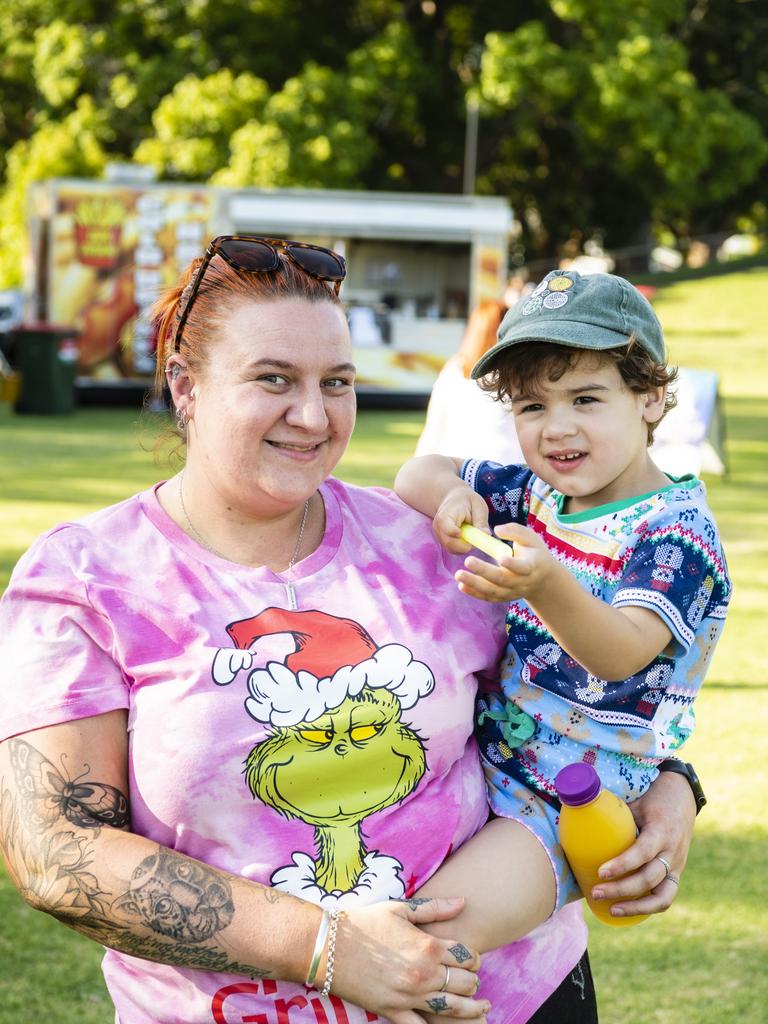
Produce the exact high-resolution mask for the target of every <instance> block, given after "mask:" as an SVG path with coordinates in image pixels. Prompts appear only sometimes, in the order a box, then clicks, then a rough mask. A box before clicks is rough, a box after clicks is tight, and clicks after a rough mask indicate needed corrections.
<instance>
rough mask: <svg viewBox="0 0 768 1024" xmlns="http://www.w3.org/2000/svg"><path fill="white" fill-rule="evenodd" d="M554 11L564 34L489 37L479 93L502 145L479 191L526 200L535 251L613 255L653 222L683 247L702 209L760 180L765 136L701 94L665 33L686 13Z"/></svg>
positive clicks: (641, 7) (562, 4) (528, 29)
mask: <svg viewBox="0 0 768 1024" xmlns="http://www.w3.org/2000/svg"><path fill="white" fill-rule="evenodd" d="M552 7H553V10H554V11H555V12H556V13H557V14H558V15H559V16H560V18H562V19H563V20H562V21H561V22H558V23H554V24H547V23H545V22H544V21H543V20H538V21H531V22H527V23H525V24H523V25H521V26H520V27H519V28H517V29H516V30H515V31H513V32H508V33H492V34H489V35H488V36H487V37H486V50H485V53H484V56H483V62H482V70H481V75H480V80H479V83H478V95H479V97H480V99H481V100H482V101H483V103H484V108H483V109H484V110H485V111H486V113H487V114H488V115H490V116H491V117H492V118H494V119H495V120H496V121H497V127H496V131H497V132H499V133H503V134H502V135H501V137H500V139H499V143H498V159H497V160H496V161H495V162H493V163H491V164H490V165H489V166H487V167H486V170H485V173H484V174H483V178H482V181H483V185H484V188H485V189H486V190H488V191H499V190H501V191H509V192H512V191H517V192H518V195H519V196H520V199H521V200H522V204H521V205H522V209H521V210H520V212H521V213H523V214H525V213H526V212H532V213H534V214H535V216H533V217H529V218H528V221H527V225H528V228H529V231H530V234H531V236H532V239H531V240H532V242H533V243H534V244H535V243H536V235H537V234H538V245H539V247H540V248H542V249H546V248H547V247H548V246H551V242H552V240H553V235H554V236H555V238H556V237H557V235H556V233H559V234H561V237H562V232H563V227H560V226H561V225H563V226H565V225H567V230H568V231H571V232H573V231H576V232H578V233H579V234H580V236H581V237H590V236H591V235H593V234H599V235H602V236H603V237H604V238H605V240H606V241H607V243H608V244H609V245H611V244H612V245H617V244H622V243H626V242H629V241H632V240H633V236H635V235H636V234H637V232H638V230H639V229H641V230H642V229H645V230H647V229H648V228H649V227H650V226H651V224H652V223H655V224H657V225H665V226H667V227H670V228H671V229H672V230H673V231H674V232H676V233H683V234H684V233H686V232H687V231H688V230H689V229H690V226H691V223H692V222H693V221H695V218H696V213H697V211H698V210H699V209H705V208H706V207H707V206H708V205H709V204H710V203H712V202H715V201H721V200H723V199H725V198H728V197H730V196H732V195H734V194H735V193H737V192H738V191H739V189H740V188H742V187H743V186H745V185H747V184H749V183H751V182H752V181H753V180H754V179H755V177H756V176H757V175H758V172H759V171H760V169H761V167H763V165H765V164H766V161H768V142H767V141H766V138H765V129H764V127H763V126H761V125H760V123H759V122H758V121H757V119H756V118H755V117H753V116H752V115H751V114H750V113H747V112H744V111H740V110H739V109H738V108H737V107H736V106H735V105H734V103H733V101H732V100H731V98H730V97H729V95H728V94H727V93H726V91H725V90H722V89H717V88H707V89H702V88H701V87H700V85H699V83H698V82H697V80H696V77H695V75H694V74H693V73H692V71H691V70H690V68H689V53H688V50H687V48H686V47H685V46H684V45H683V44H682V43H681V42H679V41H678V40H676V39H675V38H673V37H672V35H671V34H670V33H671V32H672V30H673V29H674V28H675V23H676V21H678V20H679V19H680V17H681V12H682V8H683V7H684V5H683V4H682V3H681V2H680V0H649V2H646V3H640V4H634V5H633V6H632V9H631V11H630V12H629V13H628V14H627V16H625V14H624V12H623V11H622V13H621V16H618V17H617V14H616V8H615V5H613V4H595V3H589V4H587V3H583V2H578V0H557V2H556V3H553V4H552ZM566 23H567V24H566ZM619 197H621V198H622V199H623V200H624V202H625V204H626V205H625V210H624V216H622V215H621V213H619V212H618V211H616V210H615V204H616V201H617V198H619ZM628 213H629V216H627V214H628ZM566 218H567V219H566ZM558 228H559V229H560V230H559V231H558Z"/></svg>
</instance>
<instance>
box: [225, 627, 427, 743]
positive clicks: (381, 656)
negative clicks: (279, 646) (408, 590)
mask: <svg viewBox="0 0 768 1024" xmlns="http://www.w3.org/2000/svg"><path fill="white" fill-rule="evenodd" d="M214 678H215V677H214ZM366 686H368V687H371V688H372V689H381V688H384V689H387V690H390V691H391V692H392V693H393V694H394V695H395V696H396V697H397V699H398V700H399V701H400V705H401V707H403V708H404V709H406V708H412V707H413V706H414V704H416V702H417V701H419V700H421V698H422V697H426V696H427V694H429V693H431V692H432V690H433V689H434V686H435V677H434V676H433V675H432V672H431V671H430V669H429V668H428V667H427V666H426V665H425V664H424V663H423V662H421V661H414V660H413V657H412V655H411V652H410V651H409V650H408V648H407V647H403V646H402V645H401V644H385V646H384V647H380V648H379V649H378V650H377V651H376V652H375V653H374V654H373V655H372V656H371V657H370V658H366V660H365V661H362V662H360V664H359V665H344V666H343V667H342V668H340V669H338V670H337V671H336V672H335V673H334V674H333V676H326V677H325V678H323V679H318V678H317V676H315V675H313V674H312V673H311V672H306V671H303V670H302V671H300V672H298V673H294V672H292V671H291V669H289V668H288V666H287V665H285V664H284V663H282V662H277V661H273V662H270V664H269V665H267V667H266V668H262V669H256V671H254V672H251V674H250V675H249V676H248V693H249V696H248V697H247V698H246V701H245V708H246V711H247V712H248V714H249V715H250V716H251V717H252V718H255V719H256V721H257V722H269V723H270V724H271V725H274V726H278V727H280V726H282V727H283V728H285V727H288V726H292V725H298V724H299V722H314V721H316V720H317V719H318V718H319V717H320V716H321V715H323V714H325V712H326V711H331V710H333V709H334V708H337V707H338V706H339V705H340V704H341V703H342V702H343V701H344V700H345V699H346V698H347V697H356V696H357V695H358V694H359V693H360V691H361V690H362V689H363V688H364V687H366Z"/></svg>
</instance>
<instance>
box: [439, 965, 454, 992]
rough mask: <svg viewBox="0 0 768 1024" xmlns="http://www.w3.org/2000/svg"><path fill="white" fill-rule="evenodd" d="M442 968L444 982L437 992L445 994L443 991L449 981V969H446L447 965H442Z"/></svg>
mask: <svg viewBox="0 0 768 1024" xmlns="http://www.w3.org/2000/svg"><path fill="white" fill-rule="evenodd" d="M443 966H444V967H445V981H443V984H442V985H441V986H440V988H439V989H438V992H445V990H446V989H447V988H448V982H449V981H450V980H451V968H450V967H448V965H447V964H443Z"/></svg>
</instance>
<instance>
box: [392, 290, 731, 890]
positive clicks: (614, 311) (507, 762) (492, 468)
mask: <svg viewBox="0 0 768 1024" xmlns="http://www.w3.org/2000/svg"><path fill="white" fill-rule="evenodd" d="M472 376H473V377H474V378H483V381H482V385H481V386H483V387H485V388H486V389H487V390H490V391H493V392H494V393H495V394H496V395H497V396H498V397H507V398H508V399H509V400H510V402H511V407H512V414H513V417H514V425H515V428H516V429H517V435H518V438H519V441H520V445H521V447H522V451H523V454H524V456H525V459H526V462H527V465H520V466H501V465H497V464H495V463H490V462H484V461H482V460H476V459H473V460H469V461H465V462H461V461H460V460H454V459H448V458H445V457H443V456H434V455H433V456H426V457H424V458H420V459H412V460H411V461H410V462H409V463H407V464H406V465H405V466H404V467H403V469H402V470H401V471H400V473H399V475H398V477H397V481H396V484H395V488H396V490H397V492H398V493H399V494H400V496H401V497H402V498H403V499H404V500H405V501H407V502H408V503H409V504H411V505H412V506H413V507H414V508H417V509H419V510H420V511H421V512H424V513H426V514H427V515H431V516H434V525H435V530H436V532H437V535H438V537H439V538H440V540H441V541H442V542H443V544H444V545H445V546H446V547H447V548H448V549H449V550H451V551H454V552H465V551H467V550H468V547H469V545H467V544H466V542H464V541H463V540H462V539H461V537H460V534H459V527H460V525H461V524H462V523H463V522H470V523H473V524H474V525H475V526H479V527H487V526H488V525H490V527H491V529H492V530H493V531H494V532H495V533H496V534H497V535H498V536H499V537H501V538H503V539H504V540H506V541H510V542H512V547H511V548H510V551H509V554H508V555H507V556H505V557H503V558H502V559H501V560H500V562H499V564H495V563H490V562H488V561H485V560H483V559H481V558H478V557H474V556H470V557H468V558H467V559H466V562H465V566H466V570H463V571H460V572H458V573H457V574H456V578H457V581H458V584H459V587H460V588H461V590H463V591H465V592H466V593H468V594H471V595H473V596H474V597H477V598H481V599H483V600H486V601H505V602H509V610H508V613H507V633H508V643H507V649H506V654H505V657H504V660H503V664H502V671H501V691H502V692H500V693H496V694H488V695H484V696H482V697H481V698H480V699H479V701H478V714H477V729H476V732H477V737H478V742H479V745H480V751H481V754H482V757H483V764H484V768H485V771H486V777H487V781H488V786H489V792H490V802H491V806H492V808H493V810H494V812H495V813H496V814H497V815H499V816H502V817H506V818H511V819H514V820H515V821H517V822H520V823H521V824H522V825H524V826H525V827H526V828H527V829H529V830H530V831H531V832H532V833H533V834H535V836H536V837H537V838H538V839H539V841H540V843H541V844H542V846H541V850H542V852H540V853H539V854H538V855H537V868H536V872H535V874H534V875H529V876H528V877H526V878H522V879H517V880H515V879H510V880H509V884H517V885H519V886H520V898H521V901H522V905H525V902H526V901H527V900H528V899H529V898H530V893H531V887H532V886H534V885H549V886H550V887H551V885H552V881H551V871H552V870H554V872H555V876H556V896H555V906H556V907H559V906H561V905H563V904H564V903H565V902H568V901H569V900H571V899H575V898H578V897H579V896H580V895H581V894H580V892H579V890H578V887H577V885H576V882H575V880H574V878H573V876H572V875H571V873H570V871H569V869H568V866H567V863H566V861H565V859H564V857H563V854H562V850H561V849H560V847H559V845H558V841H557V816H558V811H559V803H558V801H557V798H556V793H555V787H554V779H555V776H556V775H557V773H558V771H559V770H560V769H561V768H562V767H564V766H565V765H567V764H570V763H572V762H574V761H586V762H588V763H590V764H592V765H594V767H595V769H596V770H597V772H598V774H599V775H600V778H601V780H602V783H603V785H604V786H605V787H606V788H608V789H610V790H612V791H613V792H614V793H616V794H617V795H619V796H621V797H622V798H623V799H625V800H627V801H632V800H634V799H636V798H637V797H638V796H640V795H641V794H642V793H644V792H645V790H646V789H647V788H648V786H649V785H650V784H651V782H652V781H653V780H654V779H655V777H656V775H657V774H658V765H659V764H660V763H661V762H662V761H664V760H665V759H668V758H669V757H670V755H671V754H672V752H673V751H676V750H678V749H679V747H680V746H681V745H682V744H683V742H684V741H685V740H686V738H687V737H688V736H689V735H690V733H691V731H692V729H693V724H694V715H693V709H692V704H693V700H694V698H695V696H696V694H697V692H698V690H699V687H700V686H701V683H702V680H703V678H704V675H705V672H706V669H707V666H708V664H709V661H710V658H711V657H712V652H713V651H714V648H715V645H716V643H717V641H718V638H719V636H720V633H721V631H722V627H723V622H724V618H725V612H726V608H727V605H728V601H729V599H730V595H731V584H730V580H729V578H728V572H727V567H726V563H725V558H724V556H723V552H722V549H721V546H720V540H719V537H718V532H717V528H716V526H715V523H714V520H713V518H712V514H711V512H710V511H709V509H708V507H707V505H706V501H705V495H704V487H703V485H702V484H701V483H700V482H699V481H698V480H697V479H695V478H693V477H690V476H688V477H683V478H680V479H671V478H669V477H667V476H665V474H664V473H662V472H661V470H659V469H658V468H657V467H656V465H655V464H654V462H653V461H652V459H651V458H650V455H649V453H648V446H649V444H650V443H651V439H652V435H653V430H654V427H655V426H656V424H657V423H658V422H659V421H660V420H661V418H662V417H663V415H664V413H665V412H666V411H667V409H668V408H669V407H670V406H671V404H672V403H673V400H672V399H671V398H670V397H669V396H668V394H667V385H668V384H670V383H671V382H672V381H673V380H674V378H675V371H674V370H672V369H670V368H669V367H668V366H667V361H666V353H665V345H664V338H663V335H662V331H661V326H660V324H659V322H658V320H657V318H656V315H655V313H654V312H653V309H652V308H651V306H650V304H649V303H648V302H647V301H646V300H645V298H643V296H642V295H641V294H640V293H639V292H638V291H637V289H635V288H634V287H633V286H632V285H631V284H630V283H629V282H628V281H625V280H623V279H622V278H620V277H615V276H612V275H609V274H594V275H591V276H588V277H582V276H581V275H580V274H578V273H576V272H573V271H559V270H557V271H553V272H552V273H550V274H548V275H547V276H546V277H545V278H544V280H543V281H542V282H541V283H540V284H539V286H538V287H537V288H536V290H535V291H534V292H533V294H532V295H530V296H529V297H527V298H524V299H522V300H521V301H520V302H519V303H518V304H517V305H516V306H515V307H513V308H512V309H511V310H510V311H509V312H508V313H507V315H506V317H505V318H504V321H503V322H502V324H501V326H500V328H499V337H498V342H497V344H496V345H495V347H494V348H492V349H490V350H489V351H488V352H487V353H486V354H485V355H484V356H483V357H482V358H481V359H480V361H479V362H478V363H477V365H476V366H475V367H474V369H473V371H472ZM543 851H546V853H547V854H548V858H549V859H547V858H546V857H544V855H543ZM661 853H662V858H663V853H664V851H661ZM659 861H660V862H659ZM655 862H656V863H657V866H658V869H659V870H658V880H657V881H655V882H654V886H655V885H660V884H661V883H662V882H663V881H666V880H667V879H670V878H671V881H672V882H676V881H677V879H675V878H674V876H672V875H670V869H669V866H668V865H667V864H666V861H665V860H664V859H660V858H659V857H656V858H655ZM662 871H664V872H665V874H664V876H663V877H662ZM505 884H507V882H506V880H505ZM550 891H552V890H551V889H550Z"/></svg>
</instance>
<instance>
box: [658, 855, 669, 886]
mask: <svg viewBox="0 0 768 1024" xmlns="http://www.w3.org/2000/svg"><path fill="white" fill-rule="evenodd" d="M654 860H660V861H661V863H662V864H663V865H664V870H665V871H666V874H665V875H664V878H663V879H662V881H664V882H666V880H667V879H668V878H671V877H672V868H671V867H670V866H669V861H668V860H664V858H663V857H661V856H659V854H658V853H657V854H656V856H655V857H654Z"/></svg>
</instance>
